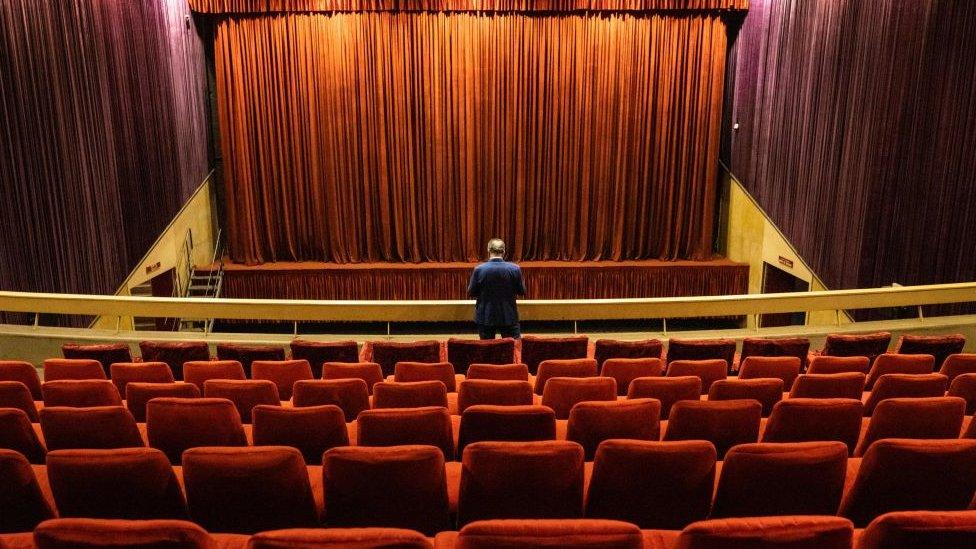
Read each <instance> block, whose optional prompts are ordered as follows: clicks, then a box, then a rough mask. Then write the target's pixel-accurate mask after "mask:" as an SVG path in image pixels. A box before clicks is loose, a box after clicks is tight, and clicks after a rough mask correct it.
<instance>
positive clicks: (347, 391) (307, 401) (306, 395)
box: [292, 378, 369, 422]
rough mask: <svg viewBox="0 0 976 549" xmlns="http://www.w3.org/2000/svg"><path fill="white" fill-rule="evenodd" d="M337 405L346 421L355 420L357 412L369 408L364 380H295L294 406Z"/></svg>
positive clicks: (367, 392)
mask: <svg viewBox="0 0 976 549" xmlns="http://www.w3.org/2000/svg"><path fill="white" fill-rule="evenodd" d="M328 404H331V405H334V406H338V407H339V408H340V409H341V410H342V413H343V415H344V416H345V420H346V422H351V421H355V419H356V418H357V417H358V416H359V413H360V412H362V411H363V410H369V390H368V389H367V388H366V382H365V381H363V380H361V379H355V378H351V379H313V380H307V381H296V382H295V389H294V395H292V405H293V406H295V407H296V408H303V407H305V406H322V405H328Z"/></svg>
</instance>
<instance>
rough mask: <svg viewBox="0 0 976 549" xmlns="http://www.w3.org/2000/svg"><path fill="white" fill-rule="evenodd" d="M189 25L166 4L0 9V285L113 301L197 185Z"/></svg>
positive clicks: (10, 3) (199, 107)
mask: <svg viewBox="0 0 976 549" xmlns="http://www.w3.org/2000/svg"><path fill="white" fill-rule="evenodd" d="M188 16H189V9H188V8H187V6H186V5H185V3H183V2H172V1H165V0H146V1H139V2H128V1H126V2H105V1H97V0H78V1H72V2H56V1H51V0H43V1H39V0H5V1H4V2H0V258H2V260H0V288H3V289H8V290H32V291H53V292H80V293H112V292H114V291H115V289H116V288H117V286H118V285H119V283H120V282H121V281H122V280H123V278H124V277H125V275H126V274H127V272H128V271H129V269H131V268H132V267H133V266H134V264H135V262H137V261H138V260H139V259H140V257H141V256H142V254H144V253H145V252H146V250H147V249H148V247H149V246H150V245H151V244H152V242H153V241H154V240H155V239H156V237H157V236H158V234H159V232H160V231H161V230H162V229H163V228H164V227H165V226H166V225H167V223H168V222H169V220H170V219H171V218H172V216H173V215H174V214H175V213H176V212H177V211H178V210H179V208H180V207H181V206H182V205H183V203H184V202H185V200H186V199H187V198H188V197H189V196H190V194H191V193H192V191H193V190H194V189H195V188H196V187H197V185H199V184H200V182H201V181H202V180H203V179H204V178H205V177H206V174H207V169H208V158H207V125H206V118H207V117H206V76H205V75H206V73H205V66H204V54H203V47H202V43H201V41H200V39H199V37H198V36H197V32H196V30H195V29H194V28H193V25H192V21H190V20H188V19H187V17H188ZM188 21H190V23H188Z"/></svg>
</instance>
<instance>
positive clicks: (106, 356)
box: [61, 343, 132, 376]
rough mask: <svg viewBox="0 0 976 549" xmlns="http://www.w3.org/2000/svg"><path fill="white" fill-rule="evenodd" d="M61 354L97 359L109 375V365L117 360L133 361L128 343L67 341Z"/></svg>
mask: <svg viewBox="0 0 976 549" xmlns="http://www.w3.org/2000/svg"><path fill="white" fill-rule="evenodd" d="M61 355H62V356H64V358H69V359H87V360H96V361H98V363H99V364H101V366H102V372H104V373H105V375H106V376H107V375H108V373H109V367H110V366H112V364H115V363H117V362H132V353H131V352H130V351H129V344H128V343H95V344H79V343H65V344H63V345H61Z"/></svg>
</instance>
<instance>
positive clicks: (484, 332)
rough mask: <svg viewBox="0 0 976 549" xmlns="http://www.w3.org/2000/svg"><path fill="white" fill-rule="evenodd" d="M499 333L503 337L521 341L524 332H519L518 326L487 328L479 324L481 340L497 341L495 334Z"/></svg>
mask: <svg viewBox="0 0 976 549" xmlns="http://www.w3.org/2000/svg"><path fill="white" fill-rule="evenodd" d="M498 333H500V334H501V335H502V337H511V338H514V339H520V338H521V337H522V332H521V331H519V325H518V324H515V325H513V326H485V325H484V324H478V337H480V338H481V339H495V334H498Z"/></svg>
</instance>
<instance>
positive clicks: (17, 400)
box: [0, 381, 531, 423]
mask: <svg viewBox="0 0 976 549" xmlns="http://www.w3.org/2000/svg"><path fill="white" fill-rule="evenodd" d="M529 391H530V392H531V389H529ZM0 408H16V409H18V410H23V411H24V413H25V414H27V417H28V418H29V419H30V420H31V423H37V422H38V419H37V406H35V405H34V398H33V397H32V396H31V393H30V389H28V388H27V386H26V385H24V384H23V383H21V382H19V381H0Z"/></svg>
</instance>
